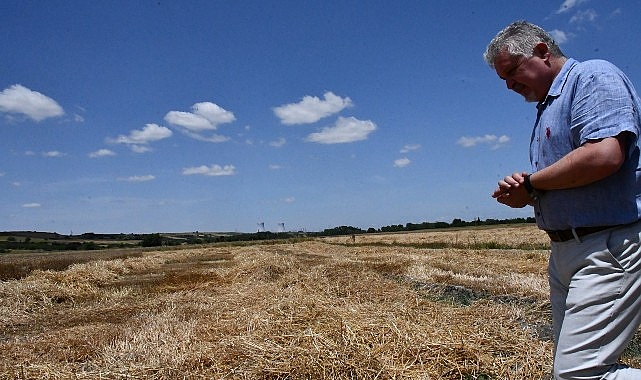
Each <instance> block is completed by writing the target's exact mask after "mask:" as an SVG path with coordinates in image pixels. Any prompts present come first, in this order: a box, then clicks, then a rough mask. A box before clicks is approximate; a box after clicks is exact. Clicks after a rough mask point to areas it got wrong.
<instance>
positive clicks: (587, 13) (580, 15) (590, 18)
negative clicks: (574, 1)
mask: <svg viewBox="0 0 641 380" xmlns="http://www.w3.org/2000/svg"><path fill="white" fill-rule="evenodd" d="M597 17H598V14H597V13H596V11H595V10H594V9H586V10H584V11H578V12H576V14H575V15H574V16H572V17H571V18H570V23H585V22H594V20H596V19H597Z"/></svg>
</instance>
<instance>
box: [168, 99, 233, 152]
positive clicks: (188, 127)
mask: <svg viewBox="0 0 641 380" xmlns="http://www.w3.org/2000/svg"><path fill="white" fill-rule="evenodd" d="M234 120H236V116H234V113H233V112H231V111H227V110H225V109H224V108H222V107H220V106H219V105H217V104H214V103H211V102H201V103H196V104H194V105H193V106H191V112H185V111H169V112H167V114H166V115H165V121H166V122H168V123H169V124H172V125H174V126H176V127H179V128H181V130H182V132H183V133H185V134H186V135H187V136H189V137H191V138H193V139H196V140H199V141H206V142H215V143H219V142H224V141H227V140H229V138H228V137H225V136H221V135H212V136H204V135H202V133H203V132H205V131H213V130H216V129H217V128H218V126H219V125H220V124H225V123H231V122H233V121H234Z"/></svg>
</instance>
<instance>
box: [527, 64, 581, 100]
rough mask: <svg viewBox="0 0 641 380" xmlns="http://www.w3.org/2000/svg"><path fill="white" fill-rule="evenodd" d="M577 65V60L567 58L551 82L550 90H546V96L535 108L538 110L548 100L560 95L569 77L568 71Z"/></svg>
mask: <svg viewBox="0 0 641 380" xmlns="http://www.w3.org/2000/svg"><path fill="white" fill-rule="evenodd" d="M577 63H579V62H578V61H577V60H575V59H572V58H568V59H567V60H566V61H565V63H564V64H563V67H561V71H559V73H558V74H557V75H556V77H554V81H552V85H551V86H550V89H549V90H548V94H547V95H546V96H545V99H543V100H542V101H541V102H540V103H539V104H538V105H537V108H540V107H541V106H542V105H544V104H545V103H547V101H548V99H549V98H555V97H557V96H559V95H561V91H563V86H565V82H567V80H568V76H569V75H570V71H572V69H573V68H574V65H576V64H577Z"/></svg>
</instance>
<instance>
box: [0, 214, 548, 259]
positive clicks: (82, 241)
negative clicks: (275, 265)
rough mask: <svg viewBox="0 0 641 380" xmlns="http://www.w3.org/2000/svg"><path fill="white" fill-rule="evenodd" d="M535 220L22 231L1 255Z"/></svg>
mask: <svg viewBox="0 0 641 380" xmlns="http://www.w3.org/2000/svg"><path fill="white" fill-rule="evenodd" d="M534 222H535V220H534V218H514V219H486V220H480V219H478V218H477V219H476V220H473V221H470V222H467V221H464V220H462V219H454V220H453V221H452V222H451V223H447V222H423V223H406V224H405V225H402V224H397V225H389V226H384V227H381V228H378V229H376V228H372V227H370V228H368V229H367V230H363V229H361V228H358V227H352V226H339V227H334V228H328V229H325V230H323V231H320V232H302V231H299V232H276V233H275V232H270V231H261V232H255V233H227V234H222V233H199V232H198V231H196V232H190V233H184V234H161V233H152V234H95V233H93V232H89V233H84V234H82V235H76V236H71V235H60V234H57V233H49V232H35V231H18V232H0V237H1V236H4V237H5V238H4V239H0V253H6V252H10V251H12V250H38V251H77V250H96V249H108V248H128V247H160V246H176V245H188V244H209V243H233V242H243V241H257V240H278V239H281V240H283V239H292V238H301V237H315V236H337V235H358V234H365V233H380V232H403V231H417V230H430V229H439V228H457V227H469V226H491V225H497V224H520V223H534Z"/></svg>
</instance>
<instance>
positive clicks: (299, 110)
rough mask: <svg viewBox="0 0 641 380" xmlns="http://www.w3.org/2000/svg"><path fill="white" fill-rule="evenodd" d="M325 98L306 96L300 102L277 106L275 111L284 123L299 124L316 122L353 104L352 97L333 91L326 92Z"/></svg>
mask: <svg viewBox="0 0 641 380" xmlns="http://www.w3.org/2000/svg"><path fill="white" fill-rule="evenodd" d="M323 98H324V99H320V98H318V97H317V96H305V97H303V99H302V100H301V101H300V102H298V103H290V104H284V105H282V106H278V107H275V108H274V109H273V111H274V114H275V115H276V117H278V118H279V119H280V122H281V123H282V124H285V125H297V124H311V123H315V122H317V121H318V120H320V119H322V118H324V117H327V116H331V115H334V114H337V113H339V112H340V111H342V110H343V109H345V108H347V107H351V106H352V100H351V99H350V98H341V97H340V96H338V95H335V94H334V93H333V92H331V91H327V92H325V94H324V95H323Z"/></svg>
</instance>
